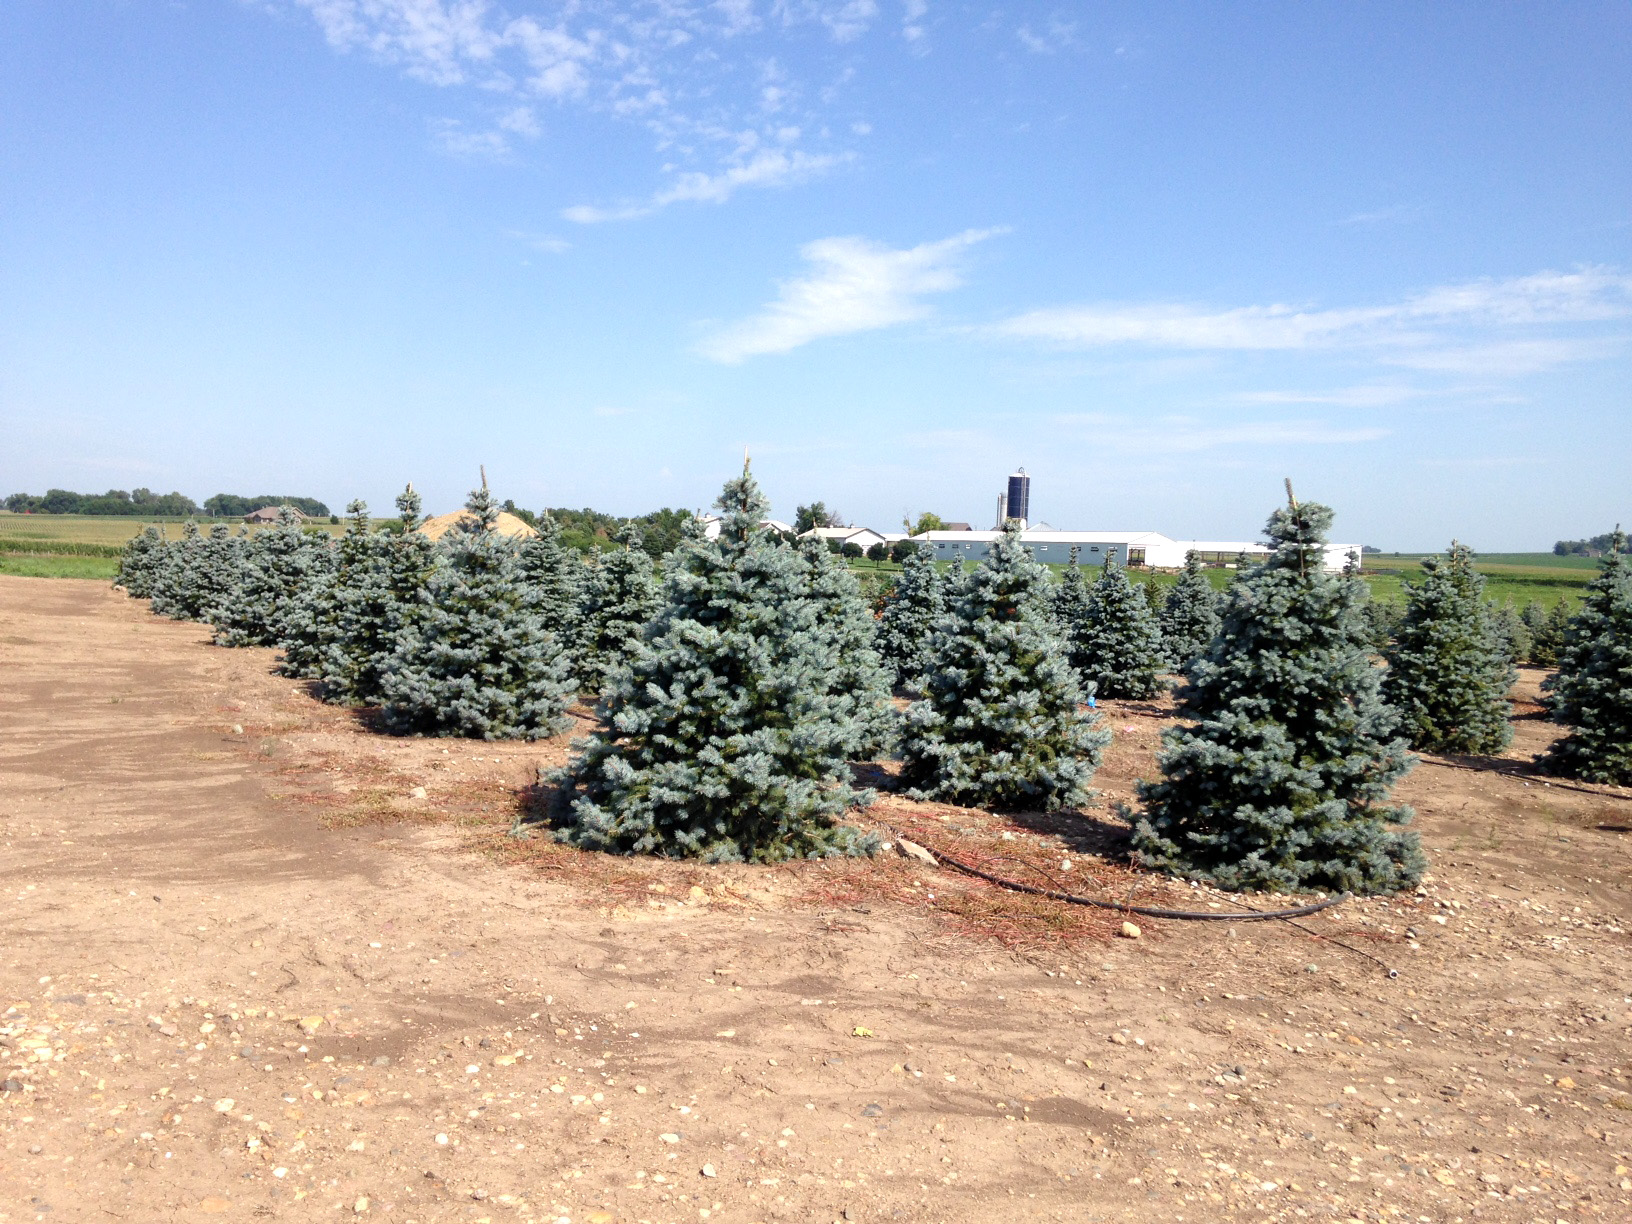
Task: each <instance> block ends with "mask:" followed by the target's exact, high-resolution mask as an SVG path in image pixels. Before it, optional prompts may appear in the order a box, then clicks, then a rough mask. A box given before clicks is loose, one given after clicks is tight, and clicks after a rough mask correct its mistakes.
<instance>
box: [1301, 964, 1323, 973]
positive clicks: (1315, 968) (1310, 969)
mask: <svg viewBox="0 0 1632 1224" xmlns="http://www.w3.org/2000/svg"><path fill="white" fill-rule="evenodd" d="M1303 971H1304V972H1305V973H1319V972H1320V966H1319V965H1305V966H1304V967H1303Z"/></svg>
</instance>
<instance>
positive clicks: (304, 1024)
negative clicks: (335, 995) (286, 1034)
mask: <svg viewBox="0 0 1632 1224" xmlns="http://www.w3.org/2000/svg"><path fill="white" fill-rule="evenodd" d="M322 1024H323V1017H322V1016H302V1017H301V1020H300V1028H301V1031H302V1032H304V1033H305V1034H306V1035H307V1036H308V1037H310V1036H311V1035H312V1034H313V1033H315V1032H317V1030H318V1029H319V1028H320V1027H321V1026H322Z"/></svg>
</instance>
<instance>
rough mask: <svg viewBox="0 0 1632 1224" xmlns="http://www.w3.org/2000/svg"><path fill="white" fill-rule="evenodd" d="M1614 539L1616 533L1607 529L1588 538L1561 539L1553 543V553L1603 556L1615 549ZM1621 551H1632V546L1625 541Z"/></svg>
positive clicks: (1575, 555) (1557, 554)
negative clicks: (1601, 533)
mask: <svg viewBox="0 0 1632 1224" xmlns="http://www.w3.org/2000/svg"><path fill="white" fill-rule="evenodd" d="M1614 539H1615V533H1614V532H1612V531H1606V532H1604V533H1603V535H1595V536H1593V537H1592V538H1591V539H1588V540H1560V541H1559V542H1558V543H1557V544H1554V545H1553V553H1554V554H1555V555H1556V556H1560V557H1601V556H1603V555H1604V554H1605V553H1607V552H1610V551H1611V550H1612V549H1613V547H1614ZM1621 551H1622V552H1623V553H1632V547H1628V546H1627V545H1626V544H1625V543H1624V542H1623V543H1622V545H1621Z"/></svg>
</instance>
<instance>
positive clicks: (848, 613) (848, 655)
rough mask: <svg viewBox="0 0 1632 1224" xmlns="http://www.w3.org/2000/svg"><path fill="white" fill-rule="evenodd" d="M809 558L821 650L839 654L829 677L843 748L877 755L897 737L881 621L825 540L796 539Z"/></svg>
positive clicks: (852, 754)
mask: <svg viewBox="0 0 1632 1224" xmlns="http://www.w3.org/2000/svg"><path fill="white" fill-rule="evenodd" d="M797 547H798V549H799V551H800V553H801V554H802V555H803V559H804V562H805V566H806V570H805V597H806V598H807V599H808V600H810V602H811V604H812V607H813V609H814V611H813V616H812V620H813V623H814V626H815V630H814V631H815V634H816V637H817V642H816V645H815V647H814V649H815V650H816V652H817V653H818V654H819V655H821V656H824V657H829V658H832V659H833V660H834V669H833V671H832V673H831V674H830V675H829V676H828V677H827V686H828V689H829V692H830V693H831V697H832V702H833V716H834V717H835V718H836V719H837V720H838V722H839V725H840V726H841V727H845V728H848V730H849V735H848V738H847V739H846V740H845V742H844V744H843V746H842V748H843V752H844V754H845V756H846V757H847V758H848V759H849V760H852V761H857V760H873V759H875V758H877V757H878V756H880V755H882V754H883V753H884V751H885V749H886V747H887V746H888V745H890V744H892V743H893V741H894V739H895V725H896V715H895V707H894V706H893V705H891V704H890V690H891V688H892V687H893V685H892V683H891V682H892V680H893V673H892V672H891V670H890V669H889V668H888V667H886V666H885V665H884V661H883V660H882V659H881V658H879V654H878V647H877V640H878V621H877V620H876V619H875V618H874V616H873V612H872V609H871V607H870V606H869V605H868V601H867V598H866V596H865V595H864V594H863V592H862V588H861V584H860V583H859V582H858V581H857V578H856V575H855V572H854V571H853V570H851V568H850V567H849V566H848V565H846V564H845V563H844V562H843V561H841V560H840V559H838V558H837V557H835V556H833V554H832V553H830V552H829V551H828V550H827V549H826V548H824V547H823V546H822V543H821V541H820V540H816V539H807V540H802V541H800V542H799V543H798V545H797Z"/></svg>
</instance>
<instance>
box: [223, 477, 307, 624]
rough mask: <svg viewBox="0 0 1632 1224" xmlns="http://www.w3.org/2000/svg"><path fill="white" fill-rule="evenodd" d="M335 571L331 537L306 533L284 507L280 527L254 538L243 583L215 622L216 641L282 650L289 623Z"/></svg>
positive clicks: (250, 539)
mask: <svg viewBox="0 0 1632 1224" xmlns="http://www.w3.org/2000/svg"><path fill="white" fill-rule="evenodd" d="M333 565H334V556H333V550H332V548H331V547H330V543H329V537H328V535H327V534H325V533H322V532H306V531H303V530H302V529H301V520H300V517H299V516H298V515H297V514H295V512H294V511H293V510H291V509H290V508H289V507H287V506H285V507H283V508H282V509H281V510H280V511H279V513H278V522H277V525H276V526H275V527H272V528H271V529H270V530H267V531H262V532H258V533H257V534H255V535H253V536H251V537H250V538H249V544H248V546H247V547H246V548H245V549H244V563H243V581H242V584H241V585H240V586H239V589H238V594H237V597H236V598H235V599H234V600H233V602H232V604H231V605H230V606H229V607H228V608H226V609H225V610H224V612H223V614H222V615H221V616H220V617H219V618H218V619H217V621H216V622H215V626H216V630H215V640H216V641H217V642H218V643H219V644H220V645H222V646H279V645H282V644H283V640H284V636H285V633H286V629H287V626H286V623H285V622H286V620H287V619H288V618H289V617H291V616H292V615H298V614H299V609H298V607H297V605H298V603H299V601H300V599H301V598H302V596H303V595H304V593H305V591H306V589H307V587H308V586H310V585H311V584H312V583H313V582H315V581H317V580H318V579H319V578H320V577H321V576H322V575H323V574H325V573H326V572H327V571H329V570H330V569H332V568H333Z"/></svg>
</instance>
